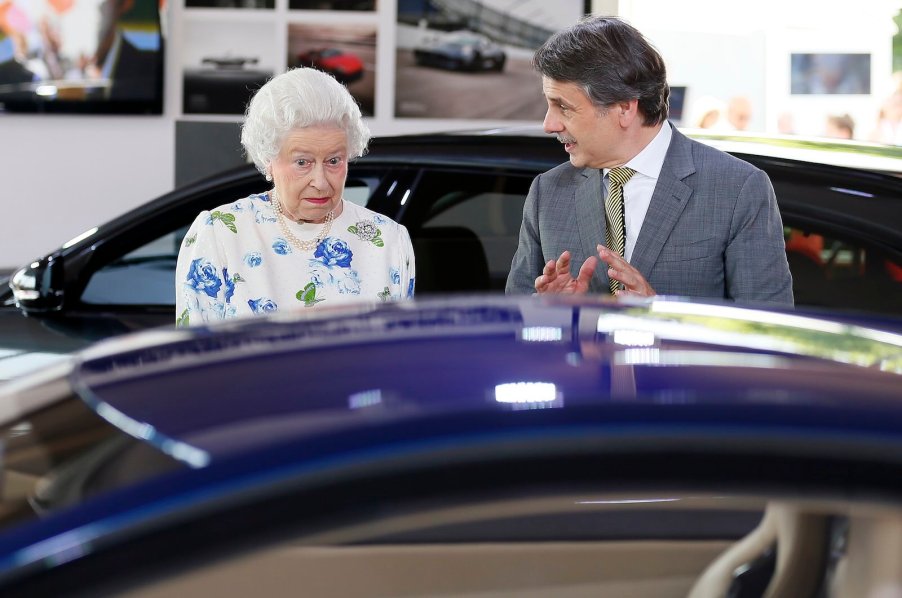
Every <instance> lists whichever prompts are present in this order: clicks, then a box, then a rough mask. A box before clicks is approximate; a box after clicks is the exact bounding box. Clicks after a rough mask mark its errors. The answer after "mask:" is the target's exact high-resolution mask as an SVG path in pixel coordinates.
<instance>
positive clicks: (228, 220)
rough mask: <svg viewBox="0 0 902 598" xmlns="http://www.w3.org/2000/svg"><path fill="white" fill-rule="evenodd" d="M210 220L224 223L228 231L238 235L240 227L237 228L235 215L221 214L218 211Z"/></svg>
mask: <svg viewBox="0 0 902 598" xmlns="http://www.w3.org/2000/svg"><path fill="white" fill-rule="evenodd" d="M210 220H211V221H216V220H219V221H220V222H222V223H223V224H224V225H225V227H226V228H227V229H229V230H230V231H232V232H233V233H236V234H237V233H238V227H237V226H235V215H234V214H229V213H228V212H220V211H219V210H216V211H215V212H213V213H212V214H210Z"/></svg>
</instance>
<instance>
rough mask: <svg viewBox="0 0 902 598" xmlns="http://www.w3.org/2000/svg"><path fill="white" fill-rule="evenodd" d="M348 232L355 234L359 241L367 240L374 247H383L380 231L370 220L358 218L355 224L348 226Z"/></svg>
mask: <svg viewBox="0 0 902 598" xmlns="http://www.w3.org/2000/svg"><path fill="white" fill-rule="evenodd" d="M348 232H349V233H351V234H354V235H357V238H358V239H360V240H361V241H369V242H370V243H372V244H373V245H375V246H376V247H385V241H383V240H382V231H381V230H379V229H378V228H377V227H376V223H375V222H373V221H372V220H359V221H358V222H357V224H352V225H351V226H349V227H348Z"/></svg>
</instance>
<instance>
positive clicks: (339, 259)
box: [313, 237, 354, 268]
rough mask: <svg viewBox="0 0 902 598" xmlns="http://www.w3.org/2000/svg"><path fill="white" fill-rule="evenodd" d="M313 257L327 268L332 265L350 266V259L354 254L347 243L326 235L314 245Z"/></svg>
mask: <svg viewBox="0 0 902 598" xmlns="http://www.w3.org/2000/svg"><path fill="white" fill-rule="evenodd" d="M313 257H315V258H318V259H319V261H321V262H322V263H323V264H325V265H326V266H328V267H329V268H332V267H334V266H338V267H339V268H350V267H351V259H352V258H353V257H354V254H353V253H351V248H350V247H348V244H347V243H345V242H344V241H342V240H341V239H336V238H335V237H326V238H325V239H323V241H322V242H321V243H320V244H319V245H317V246H316V251H315V252H314V253H313Z"/></svg>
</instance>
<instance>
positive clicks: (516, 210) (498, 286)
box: [405, 172, 532, 293]
mask: <svg viewBox="0 0 902 598" xmlns="http://www.w3.org/2000/svg"><path fill="white" fill-rule="evenodd" d="M531 182H532V176H526V175H516V174H503V173H490V174H472V173H465V174H462V173H457V172H446V173H443V172H432V173H427V174H425V175H424V176H423V178H422V180H421V182H420V185H419V187H418V188H417V204H418V206H417V209H418V210H419V212H418V213H416V214H410V215H405V216H406V217H407V218H406V220H405V223H406V224H407V225H408V228H409V229H411V238H412V241H413V244H414V254H415V255H416V259H417V293H424V292H425V293H429V292H447V291H473V290H487V289H491V290H503V289H504V284H505V282H506V280H507V275H508V273H509V272H510V267H511V260H512V259H513V257H514V252H515V251H516V250H517V239H518V236H519V234H520V221H521V220H522V218H523V202H524V201H525V199H526V194H527V193H528V191H529V185H530V183H531Z"/></svg>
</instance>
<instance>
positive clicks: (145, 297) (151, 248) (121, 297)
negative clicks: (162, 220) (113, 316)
mask: <svg viewBox="0 0 902 598" xmlns="http://www.w3.org/2000/svg"><path fill="white" fill-rule="evenodd" d="M378 184H379V177H377V176H370V177H355V178H353V179H350V178H349V179H348V181H347V183H346V184H345V192H344V198H345V199H346V200H348V201H350V202H352V203H355V204H358V205H361V206H365V205H366V204H367V203H368V202H369V199H370V197H371V196H372V193H373V191H374V190H375V188H376V186H377V185H378ZM187 232H188V223H186V224H185V225H184V226H182V227H180V228H178V229H177V230H175V231H173V232H170V233H167V234H165V235H163V236H162V237H159V238H157V239H153V240H152V241H150V242H149V243H146V244H144V245H142V246H140V247H138V248H137V249H134V250H132V251H130V252H129V253H127V254H125V255H123V256H122V257H119V258H118V259H115V260H113V261H112V262H111V263H109V264H108V265H106V266H104V267H102V268H100V269H99V270H97V271H96V272H95V273H94V274H93V275H92V276H91V279H90V280H89V281H88V284H87V286H86V287H85V290H84V292H83V293H82V296H81V300H82V302H83V303H88V304H93V305H163V306H175V290H174V285H175V282H174V281H175V266H176V262H177V261H178V255H179V248H180V247H181V244H182V240H183V239H184V237H185V233H187Z"/></svg>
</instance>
